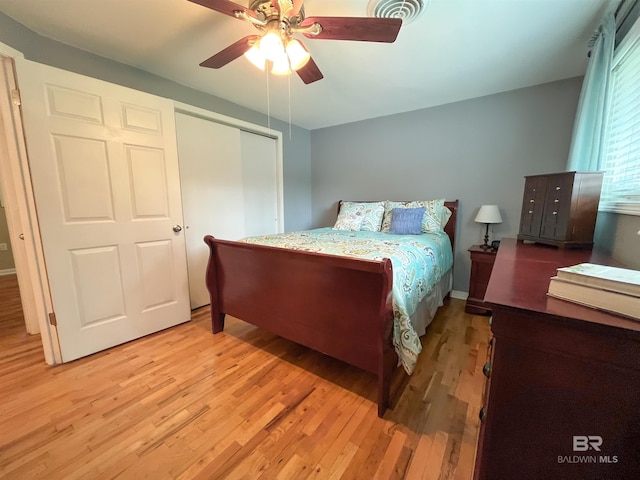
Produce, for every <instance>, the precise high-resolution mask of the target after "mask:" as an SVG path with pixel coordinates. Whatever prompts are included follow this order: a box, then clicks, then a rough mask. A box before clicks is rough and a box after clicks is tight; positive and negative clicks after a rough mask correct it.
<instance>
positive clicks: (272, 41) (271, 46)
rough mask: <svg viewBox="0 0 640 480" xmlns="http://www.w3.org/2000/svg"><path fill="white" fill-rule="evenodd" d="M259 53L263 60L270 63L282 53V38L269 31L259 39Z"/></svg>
mask: <svg viewBox="0 0 640 480" xmlns="http://www.w3.org/2000/svg"><path fill="white" fill-rule="evenodd" d="M260 52H261V53H262V56H263V57H264V58H266V59H267V60H271V61H272V62H275V61H276V59H277V58H278V57H280V56H281V55H282V54H283V53H284V45H283V44H282V38H280V35H279V34H278V33H277V32H276V31H274V30H271V31H269V32H267V33H265V34H264V36H263V37H262V38H261V39H260Z"/></svg>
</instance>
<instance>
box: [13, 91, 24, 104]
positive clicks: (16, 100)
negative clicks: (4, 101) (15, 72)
mask: <svg viewBox="0 0 640 480" xmlns="http://www.w3.org/2000/svg"><path fill="white" fill-rule="evenodd" d="M11 99H12V100H13V104H14V105H18V106H20V105H22V97H20V90H18V89H17V88H14V89H13V90H11Z"/></svg>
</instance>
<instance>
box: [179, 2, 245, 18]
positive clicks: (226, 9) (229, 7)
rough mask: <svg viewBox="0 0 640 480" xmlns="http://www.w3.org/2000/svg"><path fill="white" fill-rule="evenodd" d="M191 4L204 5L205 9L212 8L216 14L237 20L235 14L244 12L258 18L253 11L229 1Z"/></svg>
mask: <svg viewBox="0 0 640 480" xmlns="http://www.w3.org/2000/svg"><path fill="white" fill-rule="evenodd" d="M189 1H190V2H193V3H197V4H198V5H202V6H203V7H207V8H210V9H211V10H215V11H216V12H220V13H224V14H225V15H229V16H230V17H233V18H236V14H235V12H238V11H243V12H245V13H246V14H247V15H250V16H252V17H253V18H257V17H256V12H254V11H253V10H249V9H248V8H246V7H243V6H242V5H238V4H237V3H233V2H230V1H229V0H189Z"/></svg>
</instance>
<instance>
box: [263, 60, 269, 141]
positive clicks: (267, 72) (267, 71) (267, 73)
mask: <svg viewBox="0 0 640 480" xmlns="http://www.w3.org/2000/svg"><path fill="white" fill-rule="evenodd" d="M264 71H265V74H266V75H267V128H268V129H269V130H271V97H270V93H269V92H270V90H269V69H268V68H265V69H264Z"/></svg>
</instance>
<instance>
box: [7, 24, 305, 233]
mask: <svg viewBox="0 0 640 480" xmlns="http://www.w3.org/2000/svg"><path fill="white" fill-rule="evenodd" d="M0 42H2V43H4V44H6V45H9V46H10V47H12V48H14V49H16V50H18V51H20V52H22V53H23V54H24V56H25V58H27V59H29V60H33V61H35V62H39V63H43V64H47V65H51V66H54V67H58V68H62V69H65V70H68V71H71V72H76V73H79V74H82V75H87V76H90V77H94V78H98V79H101V80H105V81H107V82H111V83H115V84H118V85H123V86H125V87H129V88H134V89H136V90H141V91H144V92H148V93H152V94H154V95H158V96H160V97H165V98H170V99H173V100H177V101H180V102H184V103H187V104H190V105H196V106H198V107H201V108H205V109H207V110H211V111H213V112H217V113H220V114H223V115H228V116H230V117H234V118H237V119H240V120H245V121H247V122H251V123H255V124H258V125H263V126H266V125H267V117H266V115H264V114H262V113H259V112H256V111H253V110H250V109H248V108H244V107H242V106H240V105H237V104H234V103H231V102H228V101H226V100H223V99H221V98H219V97H215V96H213V95H208V94H206V93H203V92H200V91H198V90H195V89H192V88H189V87H186V86H184V85H181V84H179V83H176V82H173V81H171V80H167V79H165V78H162V77H159V76H157V75H153V74H150V73H148V72H145V71H143V70H140V69H137V68H134V67H130V66H128V65H124V64H121V63H118V62H114V61H112V60H109V59H106V58H104V57H100V56H98V55H93V54H91V53H88V52H86V51H84V50H80V49H77V48H74V47H70V46H68V45H65V44H63V43H60V42H57V41H55V40H51V39H48V38H45V37H42V36H40V35H38V34H36V33H35V32H33V31H32V30H29V29H27V28H26V27H24V26H23V25H21V24H19V23H17V22H16V21H14V20H13V19H12V18H10V17H8V16H6V15H5V14H3V13H0ZM271 128H273V129H274V130H279V131H281V132H283V139H284V144H283V149H284V217H285V218H284V225H285V229H286V230H300V229H305V228H309V227H310V225H311V219H310V211H311V197H310V193H309V192H310V181H311V180H310V172H311V167H310V163H309V162H310V155H309V152H310V147H309V144H310V132H309V131H308V130H306V129H303V128H300V127H297V126H292V133H291V138H289V125H288V124H287V123H286V122H282V121H280V120H277V119H273V118H272V119H271Z"/></svg>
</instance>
